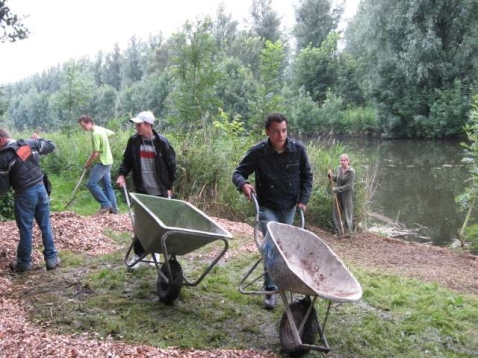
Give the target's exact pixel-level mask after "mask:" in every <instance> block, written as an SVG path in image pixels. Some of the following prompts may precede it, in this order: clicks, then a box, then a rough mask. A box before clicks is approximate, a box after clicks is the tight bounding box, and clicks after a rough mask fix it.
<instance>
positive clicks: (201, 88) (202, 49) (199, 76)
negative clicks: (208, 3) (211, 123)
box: [168, 18, 220, 127]
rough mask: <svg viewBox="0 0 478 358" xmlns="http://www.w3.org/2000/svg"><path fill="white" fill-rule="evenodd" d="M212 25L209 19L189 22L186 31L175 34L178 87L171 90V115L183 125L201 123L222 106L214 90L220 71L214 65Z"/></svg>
mask: <svg viewBox="0 0 478 358" xmlns="http://www.w3.org/2000/svg"><path fill="white" fill-rule="evenodd" d="M211 26H212V23H211V20H210V19H208V18H206V19H204V20H197V21H196V22H195V23H190V22H187V23H186V24H185V25H184V31H183V32H182V33H179V34H176V35H175V36H174V48H173V51H174V54H175V55H174V57H173V73H174V75H175V77H176V86H175V88H174V89H173V90H172V92H171V93H170V103H169V104H168V114H169V116H170V120H171V122H172V123H174V124H176V125H177V126H179V127H185V126H192V125H195V124H196V123H199V121H200V120H203V119H205V118H206V117H207V116H206V114H207V113H208V112H211V111H212V110H214V109H215V108H217V107H219V106H220V103H219V101H218V99H217V97H216V96H215V93H214V86H215V84H216V81H217V80H218V71H217V68H216V66H215V65H214V59H215V56H216V46H215V45H216V43H215V41H214V38H213V37H212V36H211V34H210V29H211Z"/></svg>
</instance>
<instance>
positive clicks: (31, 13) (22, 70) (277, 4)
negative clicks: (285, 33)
mask: <svg viewBox="0 0 478 358" xmlns="http://www.w3.org/2000/svg"><path fill="white" fill-rule="evenodd" d="M358 2H359V0H345V4H346V11H345V14H344V18H346V19H347V18H350V17H352V16H353V14H354V13H355V11H356V9H357V5H358ZM220 3H223V4H224V5H225V8H226V13H230V14H232V17H233V19H234V20H237V21H239V22H240V23H244V21H243V20H244V19H245V18H247V17H249V10H250V7H251V4H252V0H133V1H131V0H7V1H6V5H7V6H8V7H9V8H10V10H11V11H12V13H14V14H17V15H24V16H27V17H26V18H25V20H24V21H23V22H24V24H25V25H26V27H27V28H28V29H29V30H30V36H29V37H28V38H27V39H25V40H21V41H17V42H14V43H0V85H1V84H7V83H10V82H14V81H18V80H21V79H23V78H26V77H29V76H31V75H33V74H35V73H41V72H42V71H44V70H46V69H48V68H50V67H53V66H56V65H58V64H61V63H64V62H66V61H68V60H70V59H79V58H82V57H85V56H88V57H90V58H91V59H93V58H94V56H95V55H96V54H97V53H98V52H99V51H100V50H102V51H104V52H111V51H112V50H113V46H114V44H115V43H118V44H119V46H120V48H121V50H124V49H125V48H126V46H127V43H128V41H129V39H131V38H132V37H133V36H136V37H137V38H140V39H144V40H147V39H148V37H149V35H150V34H152V35H157V34H159V33H160V32H161V33H162V34H163V36H165V37H169V36H170V35H171V34H172V33H174V32H176V31H179V30H181V27H182V25H183V24H184V23H185V22H186V20H188V19H189V20H194V19H195V18H197V17H199V18H203V17H204V16H206V15H209V16H211V17H213V18H214V17H215V15H216V10H217V8H218V6H219V4H220ZM298 3H299V0H272V7H273V9H274V10H275V11H277V13H278V14H279V16H281V17H282V26H283V27H284V28H288V29H290V28H291V27H292V26H293V23H294V9H295V6H297V4H298Z"/></svg>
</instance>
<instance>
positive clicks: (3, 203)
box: [0, 191, 15, 221]
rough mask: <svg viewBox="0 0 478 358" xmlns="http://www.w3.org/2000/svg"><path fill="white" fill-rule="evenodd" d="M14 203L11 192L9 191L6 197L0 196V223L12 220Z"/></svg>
mask: <svg viewBox="0 0 478 358" xmlns="http://www.w3.org/2000/svg"><path fill="white" fill-rule="evenodd" d="M14 203H15V199H14V197H13V192H12V191H9V192H8V193H7V194H6V195H2V196H0V221H6V220H12V219H13V218H14V215H15V213H14V211H13V204H14Z"/></svg>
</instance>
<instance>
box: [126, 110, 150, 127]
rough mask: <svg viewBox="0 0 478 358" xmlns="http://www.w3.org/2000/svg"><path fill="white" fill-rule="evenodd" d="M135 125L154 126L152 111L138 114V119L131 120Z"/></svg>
mask: <svg viewBox="0 0 478 358" xmlns="http://www.w3.org/2000/svg"><path fill="white" fill-rule="evenodd" d="M130 121H131V122H133V123H143V122H144V123H149V124H154V114H153V113H152V112H150V111H144V112H141V113H138V114H137V115H136V117H134V118H131V119H130Z"/></svg>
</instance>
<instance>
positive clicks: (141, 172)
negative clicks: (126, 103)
mask: <svg viewBox="0 0 478 358" xmlns="http://www.w3.org/2000/svg"><path fill="white" fill-rule="evenodd" d="M130 121H131V122H133V123H135V124H136V134H134V135H133V136H132V137H130V138H129V140H128V144H127V145H126V150H125V152H124V155H123V162H122V163H121V166H120V169H119V176H118V179H117V180H116V184H117V185H118V186H119V187H123V186H124V185H125V177H126V176H127V175H128V174H129V173H130V172H132V177H133V184H134V187H135V191H136V192H137V193H140V194H148V195H156V196H161V197H164V198H168V197H171V196H172V190H173V184H174V181H175V179H176V154H175V152H174V149H173V147H172V146H171V145H170V144H169V141H168V140H167V139H166V138H165V137H164V136H162V135H160V134H158V133H157V132H156V131H155V130H154V129H153V125H154V121H155V118H154V115H153V113H152V112H150V111H145V112H141V113H139V114H138V115H137V116H136V117H135V118H132V119H130ZM134 253H135V255H136V257H134V258H133V259H132V262H134V261H137V260H138V258H139V257H140V256H141V255H143V254H144V249H143V247H142V245H141V243H140V242H139V240H138V239H135V244H134Z"/></svg>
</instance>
